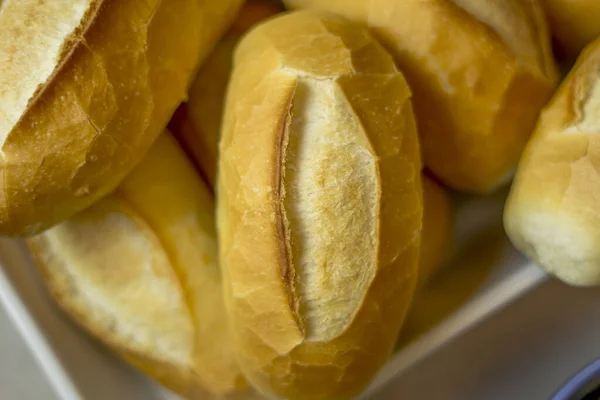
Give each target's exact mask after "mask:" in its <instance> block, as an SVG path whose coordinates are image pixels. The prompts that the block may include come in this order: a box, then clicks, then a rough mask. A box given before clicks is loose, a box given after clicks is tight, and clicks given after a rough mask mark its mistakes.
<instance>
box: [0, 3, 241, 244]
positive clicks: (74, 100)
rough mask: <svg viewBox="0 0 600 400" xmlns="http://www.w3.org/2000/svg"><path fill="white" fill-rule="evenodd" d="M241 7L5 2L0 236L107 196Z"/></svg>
mask: <svg viewBox="0 0 600 400" xmlns="http://www.w3.org/2000/svg"><path fill="white" fill-rule="evenodd" d="M241 3H242V0H222V1H219V2H213V1H198V0H177V1H161V0H147V1H142V2H138V1H117V0H94V1H92V0H52V1H31V0H4V1H3V2H2V5H1V9H0V26H2V29H0V60H2V63H1V66H0V146H1V147H0V148H1V150H2V162H1V163H0V166H1V176H2V185H1V188H2V189H1V190H0V234H3V235H30V234H34V233H37V232H41V231H42V230H44V229H46V228H48V227H50V226H52V225H53V224H56V223H58V222H60V221H62V220H64V219H66V218H68V217H70V216H72V215H74V214H75V213H77V212H78V211H81V210H83V209H84V208H86V207H88V206H89V205H91V204H92V203H94V202H95V201H96V200H98V199H100V198H101V197H103V196H105V195H107V194H108V193H110V192H112V191H113V190H114V189H115V188H116V186H117V185H118V184H119V183H120V182H121V180H123V178H124V177H125V176H126V175H127V173H129V172H130V171H131V169H132V168H133V167H134V166H135V165H136V164H137V163H138V162H139V161H140V160H141V159H142V157H143V156H144V154H145V153H146V152H147V150H148V149H149V148H150V146H151V144H152V142H153V141H154V140H155V139H156V137H157V136H158V135H159V134H160V133H161V132H162V130H163V129H164V127H165V126H166V124H167V122H168V121H169V118H170V116H171V115H172V113H173V111H174V110H175V108H176V107H177V105H178V104H179V103H180V102H181V101H183V100H184V99H185V98H186V93H187V89H188V87H189V85H190V83H191V80H192V78H193V76H194V72H195V71H196V68H197V66H198V64H199V62H200V61H201V60H202V59H203V58H204V57H205V56H206V54H207V53H208V52H209V51H210V50H211V48H212V47H213V46H214V44H215V43H216V41H217V40H218V38H219V37H220V36H221V34H222V33H223V31H224V30H225V29H226V28H227V26H228V24H229V23H230V22H231V20H232V19H233V17H234V16H235V13H236V11H237V9H238V7H239V6H240V5H241Z"/></svg>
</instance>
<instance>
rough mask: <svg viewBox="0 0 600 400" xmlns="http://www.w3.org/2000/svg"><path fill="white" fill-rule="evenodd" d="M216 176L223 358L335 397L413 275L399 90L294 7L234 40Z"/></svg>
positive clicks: (380, 352)
mask: <svg viewBox="0 0 600 400" xmlns="http://www.w3.org/2000/svg"><path fill="white" fill-rule="evenodd" d="M220 157H221V158H220V162H219V167H220V169H219V178H218V190H217V194H218V202H217V210H218V213H217V215H218V225H217V226H218V233H219V253H220V259H221V263H222V268H223V271H224V278H225V291H226V304H227V308H228V311H229V314H230V318H231V321H232V322H231V324H232V330H233V337H234V343H235V347H236V350H237V357H238V360H239V362H240V364H241V366H242V369H243V371H244V373H245V376H246V377H247V378H248V380H249V381H250V383H251V384H253V385H254V386H255V387H256V388H257V389H258V390H259V391H261V392H262V393H263V394H265V395H266V396H268V397H274V398H285V399H290V400H294V399H307V400H308V399H310V400H320V399H349V398H352V397H353V396H355V395H356V394H358V393H359V392H360V391H361V390H362V389H363V388H365V386H366V385H367V384H368V383H369V381H370V380H371V378H372V377H373V376H374V374H375V373H376V372H377V370H378V369H379V367H380V366H381V365H382V364H383V363H384V362H385V361H386V360H387V358H388V356H389V355H390V353H391V351H392V349H393V347H394V342H395V340H396V337H397V335H398V331H399V330H400V327H401V325H402V321H403V319H404V316H405V315H406V311H407V309H408V307H409V304H410V301H411V299H412V297H413V294H414V290H415V285H416V281H417V269H418V258H419V254H418V253H419V246H420V237H421V222H422V208H423V204H422V203H423V200H422V188H421V178H420V176H421V174H420V171H421V162H420V152H419V146H418V138H417V131H416V125H415V121H414V116H413V112H412V105H411V102H410V90H409V88H408V86H407V84H406V82H405V80H404V78H403V76H402V74H401V73H400V72H399V71H398V70H397V69H396V67H395V65H394V63H393V60H392V58H391V57H390V55H389V54H388V53H387V52H386V51H385V50H384V49H383V48H382V47H381V45H380V44H379V43H378V42H377V41H376V40H375V39H373V38H372V37H371V35H370V34H369V33H368V32H367V31H366V30H365V29H363V28H361V27H360V26H357V25H354V24H352V23H350V22H349V21H348V20H346V19H345V18H342V17H337V16H333V15H327V16H325V15H318V14H314V13H311V12H296V13H290V14H286V15H283V16H281V17H276V18H273V19H270V20H269V21H268V22H265V23H263V24H261V25H259V26H258V27H257V28H255V29H254V30H252V31H251V32H250V33H249V34H248V35H247V36H246V37H245V38H244V39H243V40H242V41H241V42H240V44H239V46H238V48H237V51H236V54H235V58H234V70H233V75H232V79H231V82H230V86H229V89H228V93H227V101H226V107H225V116H224V125H223V137H222V139H221V143H220Z"/></svg>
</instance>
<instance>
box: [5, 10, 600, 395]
mask: <svg viewBox="0 0 600 400" xmlns="http://www.w3.org/2000/svg"><path fill="white" fill-rule="evenodd" d="M284 3H285V4H279V3H277V2H271V1H268V0H262V1H261V0H248V1H246V2H244V1H243V0H220V1H201V0H172V1H166V0H164V1H162V0H147V1H144V2H138V1H117V0H94V1H92V0H53V1H44V2H42V1H24V0H3V1H0V25H1V26H2V29H0V60H1V64H0V131H1V132H0V143H1V146H2V147H1V150H2V153H1V154H2V157H1V161H0V163H1V166H2V168H1V174H0V180H1V182H2V184H1V186H0V234H2V235H8V236H15V237H26V238H27V242H28V244H29V246H30V248H31V250H32V253H33V255H34V257H35V259H36V261H37V264H38V265H39V268H40V271H41V272H42V275H43V276H44V278H45V280H46V282H47V285H48V288H49V290H50V292H51V293H52V295H53V296H54V298H55V299H56V300H57V302H58V304H59V305H60V306H61V307H62V308H63V309H64V310H65V311H66V312H67V313H68V314H70V315H71V316H72V317H73V319H74V320H75V321H77V323H78V324H79V325H81V326H82V327H83V328H84V329H85V330H87V331H88V332H89V333H91V334H92V335H93V336H95V337H96V338H98V339H99V340H101V341H102V342H104V343H105V344H107V345H108V346H109V347H110V348H111V349H113V350H114V351H115V352H116V353H117V354H119V355H120V356H122V357H123V358H124V359H125V360H127V361H128V362H129V363H131V364H132V365H134V366H136V367H138V368H139V369H140V370H142V371H144V372H145V373H147V374H148V375H149V376H151V377H153V378H155V379H156V380H158V381H160V382H162V383H163V384H164V385H166V386H168V387H170V388H171V389H173V390H175V391H176V392H178V393H179V394H181V395H182V396H184V397H186V398H195V399H203V398H224V399H238V398H239V399H246V398H247V399H250V398H281V399H307V400H308V399H310V400H319V399H350V398H353V397H355V396H357V395H358V394H360V393H361V392H362V391H363V390H364V389H365V388H366V387H367V386H368V384H369V383H370V381H371V380H372V379H373V378H374V376H375V374H376V373H377V371H378V370H379V368H380V367H381V366H382V365H383V364H384V363H385V362H386V360H387V359H388V357H389V356H390V354H391V352H392V350H393V348H394V343H395V342H396V340H397V337H398V334H399V332H400V330H401V328H402V325H403V321H404V318H405V316H406V314H407V312H408V311H409V309H410V306H411V301H412V299H413V298H414V296H415V294H416V293H417V292H418V290H419V288H420V287H422V285H424V284H425V283H426V281H427V279H428V278H429V277H430V276H432V275H433V274H434V272H435V270H436V269H437V268H438V267H439V266H440V265H441V264H442V263H443V261H444V259H445V255H446V254H447V248H448V243H449V242H450V236H451V232H452V229H453V228H452V226H453V218H454V217H453V209H452V204H451V200H450V199H449V198H448V194H447V193H446V189H445V188H444V187H446V188H449V189H450V190H453V191H458V192H465V193H470V194H475V195H486V194H489V193H491V192H493V191H495V190H497V189H499V188H501V187H503V186H506V185H508V184H509V183H510V182H511V180H512V178H513V176H514V173H515V171H516V178H515V180H514V183H513V184H512V189H511V194H510V196H509V199H508V203H507V208H506V210H505V226H506V230H507V232H508V234H509V236H510V238H511V239H512V240H513V242H514V244H515V245H516V246H517V247H518V248H519V249H521V250H522V251H524V252H525V253H526V254H528V255H529V256H531V257H532V258H533V259H534V260H535V261H537V262H538V263H540V265H542V266H543V267H545V268H547V269H548V270H549V271H550V272H552V273H555V274H556V275H558V276H559V277H560V278H562V279H563V280H565V281H567V282H569V283H572V284H579V285H593V284H600V175H599V171H600V41H598V42H593V40H594V39H595V37H596V36H597V35H599V34H600V19H599V18H598V17H597V16H598V15H600V2H599V1H597V0H545V1H542V0H427V1H425V0H345V1H344V0H286V1H284ZM284 7H287V10H285V11H284ZM544 7H545V8H544ZM548 21H549V22H550V23H548ZM552 36H554V39H555V40H554V44H555V46H554V49H553V48H552V45H551V43H552V39H551V37H552ZM590 42H591V43H592V44H589V46H588V47H586V48H585V50H583V52H582V53H581V56H579V58H578V60H577V62H576V64H575V66H574V67H573V68H572V69H571V71H570V72H569V73H568V75H567V76H566V77H565V78H564V80H563V81H562V84H559V81H560V80H561V75H560V73H559V68H558V67H557V65H558V62H557V58H556V57H555V56H554V55H553V54H557V56H559V57H560V60H561V62H560V64H561V65H569V62H570V61H572V60H574V59H575V58H576V57H577V55H578V54H579V53H580V51H581V49H583V48H584V47H585V46H586V45H588V43H590ZM167 127H168V129H167ZM519 160H520V162H519Z"/></svg>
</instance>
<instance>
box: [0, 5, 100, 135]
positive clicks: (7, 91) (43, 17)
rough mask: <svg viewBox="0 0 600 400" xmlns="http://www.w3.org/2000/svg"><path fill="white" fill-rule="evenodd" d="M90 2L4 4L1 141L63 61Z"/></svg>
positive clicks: (1, 9)
mask: <svg viewBox="0 0 600 400" xmlns="http://www.w3.org/2000/svg"><path fill="white" fill-rule="evenodd" d="M32 3H34V4H32ZM91 4H92V0H53V1H41V0H5V1H3V2H1V3H0V26H2V29H1V30H0V65H2V67H1V70H0V72H1V73H0V144H2V143H4V141H5V139H6V137H7V136H8V133H9V132H10V131H11V129H12V128H13V126H14V125H15V124H16V123H17V122H18V121H19V119H20V118H21V116H22V115H23V113H24V111H25V110H26V109H27V106H28V104H29V101H30V100H31V99H32V98H33V97H34V95H35V93H36V91H37V90H38V88H39V87H41V86H43V85H44V84H45V83H46V82H47V81H48V79H49V78H50V77H51V76H52V73H53V72H54V70H55V69H56V67H57V65H59V64H60V62H61V60H60V59H61V57H62V56H63V54H64V53H65V52H64V50H65V49H64V45H65V42H66V41H67V39H68V38H69V37H70V36H71V35H72V34H73V32H74V31H75V30H76V29H77V28H78V27H79V26H80V25H81V23H82V21H83V19H84V17H85V15H86V12H87V11H88V10H89V8H90V6H91ZM58 16H60V18H58ZM15 82H19V86H18V87H16V86H15Z"/></svg>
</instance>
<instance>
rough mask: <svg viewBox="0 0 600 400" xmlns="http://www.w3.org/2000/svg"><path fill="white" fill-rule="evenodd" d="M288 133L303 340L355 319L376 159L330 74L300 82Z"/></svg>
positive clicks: (366, 263) (369, 256)
mask: <svg viewBox="0 0 600 400" xmlns="http://www.w3.org/2000/svg"><path fill="white" fill-rule="evenodd" d="M288 135H289V137H288V146H287V151H286V158H285V161H284V163H285V165H284V171H285V173H284V176H283V179H284V187H285V197H284V209H285V210H284V211H285V217H284V223H285V225H286V229H285V231H286V235H287V236H288V237H287V240H288V242H289V243H290V248H291V253H292V254H291V257H289V258H290V263H291V266H290V268H293V270H294V274H293V275H294V277H295V278H294V279H295V282H294V284H295V291H296V294H297V296H298V298H299V303H300V315H301V317H302V319H303V322H304V325H305V329H306V335H307V336H306V339H307V340H309V341H329V340H332V339H334V338H335V337H337V336H339V335H340V334H342V333H343V332H344V331H345V329H346V327H347V326H348V325H349V324H350V323H351V322H352V319H353V317H354V315H355V313H356V312H357V310H358V309H359V308H360V305H361V303H362V300H363V299H364V297H365V296H366V293H367V290H368V288H369V285H370V283H371V282H372V280H373V278H374V276H375V273H376V259H377V251H376V243H377V242H378V238H377V231H376V225H377V224H376V218H375V216H376V215H378V213H379V210H378V207H379V206H378V204H379V202H378V199H377V196H376V194H377V193H378V192H379V191H380V189H379V188H378V185H379V183H378V182H379V180H378V176H377V169H376V165H375V164H376V160H375V158H374V156H373V154H372V152H371V151H370V150H369V147H368V142H367V140H366V137H365V134H364V132H363V130H362V127H361V126H360V124H359V123H358V121H357V120H356V117H355V115H354V113H353V112H352V109H351V108H350V106H349V105H348V104H347V102H345V101H343V94H342V93H341V90H340V88H339V87H338V85H337V83H336V82H335V80H333V79H319V80H317V79H311V78H302V79H300V80H299V83H298V87H297V89H296V93H295V96H294V100H293V105H292V117H291V123H290V126H289V129H288ZM340 237H345V238H346V239H344V240H340Z"/></svg>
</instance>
